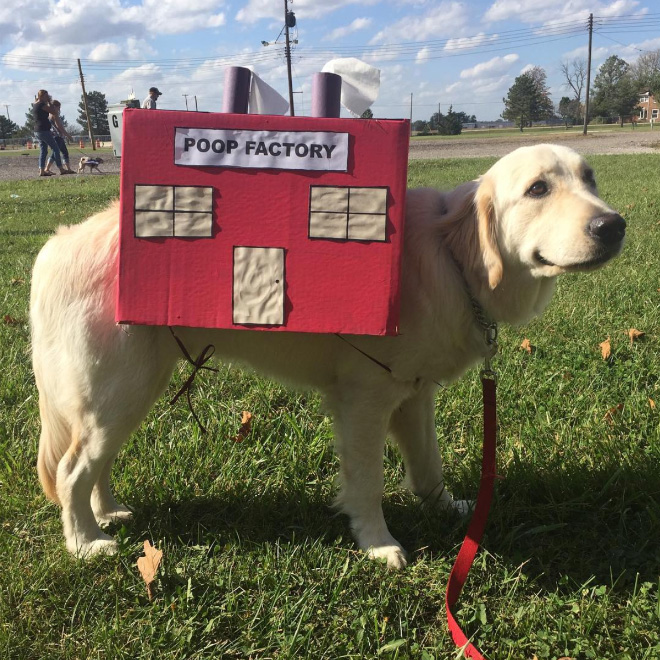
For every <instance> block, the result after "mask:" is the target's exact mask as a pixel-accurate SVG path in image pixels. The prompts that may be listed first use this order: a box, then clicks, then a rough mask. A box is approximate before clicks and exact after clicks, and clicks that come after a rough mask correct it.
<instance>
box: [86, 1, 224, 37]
mask: <svg viewBox="0 0 660 660" xmlns="http://www.w3.org/2000/svg"><path fill="white" fill-rule="evenodd" d="M85 1H90V0H85ZM222 5H224V0H190V1H188V2H185V3H182V2H180V1H179V0H143V2H142V4H141V5H136V6H134V7H129V8H127V9H124V10H123V15H124V16H127V17H129V18H131V19H132V20H134V21H135V22H136V23H139V24H141V25H144V26H145V28H146V29H147V30H148V31H149V32H150V33H152V34H182V33H185V32H195V31H197V30H199V29H200V27H201V26H203V27H205V28H216V27H220V26H221V25H224V24H225V23H226V18H225V15H224V13H222V12H219V11H218V10H219V9H220V7H221V6H222Z"/></svg>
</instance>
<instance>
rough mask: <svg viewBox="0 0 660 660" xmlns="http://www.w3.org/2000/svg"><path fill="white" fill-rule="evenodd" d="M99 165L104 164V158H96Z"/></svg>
mask: <svg viewBox="0 0 660 660" xmlns="http://www.w3.org/2000/svg"><path fill="white" fill-rule="evenodd" d="M94 160H95V161H96V162H97V163H98V164H99V165H103V158H95V159H94Z"/></svg>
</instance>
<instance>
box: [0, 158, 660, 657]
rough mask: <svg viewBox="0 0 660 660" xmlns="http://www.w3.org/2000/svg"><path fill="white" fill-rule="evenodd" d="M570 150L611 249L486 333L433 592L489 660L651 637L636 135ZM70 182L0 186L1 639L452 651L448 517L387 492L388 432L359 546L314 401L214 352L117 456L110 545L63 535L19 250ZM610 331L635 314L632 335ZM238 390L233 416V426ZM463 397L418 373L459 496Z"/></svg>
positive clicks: (645, 275)
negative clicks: (613, 255) (245, 428)
mask: <svg viewBox="0 0 660 660" xmlns="http://www.w3.org/2000/svg"><path fill="white" fill-rule="evenodd" d="M589 161H590V163H591V164H592V165H593V167H594V169H595V171H596V174H597V177H598V180H599V183H600V190H601V194H602V196H603V197H604V198H605V199H606V200H607V201H608V202H609V203H611V204H612V205H613V206H615V207H616V208H618V209H619V210H620V211H621V212H622V214H623V215H624V216H625V217H626V219H627V220H628V226H629V230H628V239H627V245H626V248H625V250H624V252H623V254H622V256H621V257H620V258H619V259H617V260H616V261H615V262H613V263H612V264H610V265H608V266H607V267H606V268H605V269H603V270H601V271H598V272H596V273H592V274H586V275H584V274H583V275H579V276H578V275H575V276H574V275H571V276H564V277H563V278H562V279H560V281H559V285H558V292H557V296H556V298H555V299H554V301H553V302H552V304H551V306H550V307H549V309H548V310H547V312H546V314H545V315H544V316H543V317H542V318H541V319H540V320H537V321H535V322H533V323H531V324H529V325H528V326H526V327H524V328H520V329H511V328H503V329H502V333H501V344H500V345H501V351H500V355H499V357H498V359H497V362H496V368H497V369H498V371H499V374H500V387H499V406H500V407H499V424H500V446H499V449H498V462H499V472H500V474H501V475H502V476H503V477H504V478H503V479H502V480H499V481H498V485H497V491H496V498H495V502H494V505H493V510H492V514H491V518H490V521H489V523H488V527H487V533H486V537H485V539H484V543H483V548H484V549H483V550H482V551H481V552H480V553H479V554H478V556H477V562H476V565H475V567H474V569H473V572H472V574H471V575H470V578H469V580H468V583H467V585H466V588H465V590H464V593H463V596H462V598H461V600H460V603H459V606H458V609H457V618H458V619H459V621H460V623H461V624H462V625H463V627H464V629H466V631H467V632H468V634H469V635H471V636H472V638H473V640H474V641H475V643H476V644H477V645H478V646H479V647H480V648H481V649H482V650H483V651H484V652H485V653H486V655H487V656H488V657H489V658H490V660H503V659H511V660H520V659H521V658H525V659H529V660H532V658H534V657H537V658H538V659H539V660H541V659H546V658H547V659H557V658H561V657H568V658H573V659H575V660H578V659H580V660H581V659H586V658H594V659H599V660H600V659H604V658H607V659H614V658H616V659H617V660H624V659H629V660H643V659H658V658H660V591H659V589H660V421H659V420H660V418H659V416H658V413H659V411H658V407H656V404H657V406H660V381H659V373H660V360H659V358H658V355H659V351H660V340H659V339H660V261H659V259H658V254H659V252H660V238H659V236H658V234H659V231H660V224H659V221H660V213H659V211H660V178H658V176H657V173H658V172H659V171H660V156H658V155H654V154H650V155H635V156H594V157H591V158H589ZM492 162H493V159H490V158H488V159H485V158H484V159H469V160H463V159H461V160H443V161H417V162H412V163H411V165H410V176H409V179H410V183H411V185H413V186H416V185H437V186H439V187H451V186H453V185H455V184H456V183H458V182H460V181H465V180H467V179H470V178H473V177H475V176H476V175H478V174H479V173H480V172H483V171H484V170H485V169H486V168H487V167H488V166H489V165H490V164H491V163H492ZM649 173H655V174H654V176H649ZM71 179H74V180H70V179H65V180H60V179H55V180H49V181H47V182H43V181H18V182H3V183H0V566H2V571H0V657H2V658H8V659H11V660H14V659H16V660H24V659H25V660H32V659H35V660H43V659H50V658H53V659H55V658H65V659H69V660H74V659H87V658H95V659H103V660H105V659H115V658H131V659H135V658H145V659H146V658H168V659H170V658H171V659H174V658H180V659H184V658H185V659H190V658H194V659H198V658H221V657H222V658H233V657H235V658H276V657H277V658H313V659H314V660H317V659H320V658H327V659H336V658H355V659H361V658H376V657H381V658H422V659H425V660H429V659H431V658H436V659H441V660H445V659H448V658H455V657H458V656H457V652H456V650H455V649H454V647H453V645H452V643H451V640H450V638H449V635H448V633H447V632H446V624H445V621H444V588H445V585H446V582H447V577H448V573H449V570H450V567H451V562H452V561H453V558H454V557H455V555H456V552H457V550H458V545H459V544H460V542H461V540H462V537H463V534H464V533H465V528H466V522H465V521H461V520H457V519H455V518H452V517H449V516H447V515H444V514H440V513H434V512H431V511H427V510H425V509H422V508H420V507H419V505H418V504H417V502H416V501H415V500H414V498H413V497H412V496H411V495H410V494H409V493H407V492H404V491H401V490H399V489H398V487H397V484H398V482H399V481H400V480H401V478H402V465H401V461H400V458H399V455H398V454H397V452H396V451H395V450H394V449H389V450H388V452H387V456H386V497H385V503H384V508H385V515H386V518H387V520H388V522H389V524H390V529H391V530H392V533H393V534H394V535H395V536H396V537H397V538H398V539H399V540H400V541H401V542H402V543H403V544H404V546H405V547H406V548H408V549H409V550H410V551H411V564H410V566H409V567H408V568H407V569H406V570H405V571H403V572H400V573H396V572H391V571H387V570H385V568H384V567H383V566H382V565H379V564H377V563H374V562H370V561H368V560H366V559H365V558H364V556H363V555H362V554H361V553H359V552H358V551H356V549H355V546H354V545H353V542H352V540H351V537H350V533H349V531H348V525H347V520H346V519H345V518H344V517H343V516H335V515H333V513H332V511H331V510H330V509H329V504H330V503H331V500H332V494H333V492H334V486H333V475H334V474H335V472H336V470H337V460H336V458H335V457H334V455H333V453H332V434H331V426H330V421H329V420H328V418H327V417H325V416H324V414H323V412H322V411H321V409H320V405H319V399H318V397H317V396H316V395H315V394H313V393H295V392H291V391H289V390H287V389H285V388H283V387H281V386H279V385H276V384H273V383H271V382H269V381H266V380H262V379H260V378H258V377H256V376H254V375H251V374H250V373H248V372H246V371H240V370H238V369H236V368H234V369H229V368H227V367H222V368H221V371H220V372H219V373H218V374H210V375H204V376H203V377H200V378H198V381H197V383H196V385H195V391H194V393H193V403H194V405H195V409H196V411H197V413H198V415H199V416H200V417H201V418H202V421H203V422H204V423H205V425H206V426H207V428H208V433H207V434H206V435H202V434H201V433H200V431H199V429H198V428H197V426H196V424H195V423H194V420H193V419H192V416H191V413H190V411H189V410H188V409H187V407H186V406H185V405H183V403H182V401H180V402H179V403H178V404H177V405H176V406H174V407H171V406H169V405H168V400H169V398H170V397H171V396H172V395H173V394H174V393H175V392H176V391H177V389H178V386H179V385H180V384H181V383H182V382H183V380H184V379H185V377H186V375H187V373H188V370H187V368H186V367H185V365H182V366H181V369H180V370H179V372H178V374H177V375H176V377H175V379H174V382H173V383H172V385H171V387H170V389H169V391H168V394H169V396H165V397H163V398H162V399H161V400H160V401H159V402H158V404H157V405H156V407H155V408H154V410H153V411H152V412H151V414H150V415H149V416H148V418H147V419H146V421H145V422H144V423H143V424H142V426H141V427H140V428H139V430H138V431H137V432H136V433H135V434H134V435H133V437H132V439H131V440H130V442H129V443H128V444H127V445H126V447H125V448H124V450H123V452H122V453H121V454H120V457H119V459H118V461H117V464H116V468H115V474H114V483H115V488H116V491H117V493H118V499H120V500H121V501H124V502H126V503H127V504H128V505H129V506H131V507H132V508H134V510H135V519H134V521H132V522H131V523H130V524H127V525H125V526H115V527H114V528H113V530H112V533H113V534H114V535H116V536H117V537H118V538H119V539H120V541H121V543H120V545H121V550H120V553H119V554H118V555H117V556H115V557H106V558H97V559H94V560H92V561H90V562H87V563H84V562H79V561H76V560H74V559H73V558H72V557H71V556H69V555H68V554H67V553H66V551H65V549H64V544H63V540H62V532H61V525H60V521H59V515H58V510H57V508H56V507H55V506H54V505H52V504H50V503H49V502H47V501H46V500H45V498H44V497H43V495H42V493H41V490H40V488H39V484H38V481H37V476H36V471H35V463H36V456H37V442H38V436H39V420H38V406H37V396H36V389H35V386H34V379H33V376H32V373H31V369H30V359H29V328H28V324H27V306H28V296H29V284H30V270H31V265H32V262H33V260H34V258H35V256H36V254H37V252H38V250H39V249H40V247H41V246H42V245H43V243H44V242H45V241H46V239H47V238H48V236H49V235H50V234H51V233H52V232H53V230H54V228H55V227H56V226H57V225H58V224H60V223H62V222H67V223H76V222H79V221H81V220H82V219H83V218H84V217H85V216H86V215H88V214H89V213H91V212H92V211H94V210H96V209H100V208H102V207H103V206H104V205H105V204H106V203H107V201H108V200H109V199H111V198H113V197H114V196H116V195H117V191H118V177H114V176H104V177H75V178H74V177H71ZM44 183H45V185H44ZM631 328H636V329H638V330H641V331H643V332H645V333H646V334H645V336H644V337H643V338H641V339H638V340H636V341H634V342H631V340H630V338H629V336H628V330H629V329H631ZM608 337H609V338H610V342H611V347H612V355H611V356H610V357H609V358H608V359H606V360H605V359H603V357H602V356H601V351H600V348H599V344H600V343H601V342H603V341H604V340H605V339H607V338H608ZM525 338H527V339H529V341H530V342H531V345H532V346H533V347H534V349H533V351H532V352H531V353H528V352H527V351H525V350H522V349H521V348H520V344H521V342H522V341H523V339H525ZM243 410H249V411H251V412H252V413H253V415H254V423H253V428H252V432H251V434H250V435H249V436H248V437H247V438H245V439H244V440H242V441H241V442H237V441H235V440H234V439H233V438H234V436H235V435H236V433H237V431H238V428H239V426H240V416H241V411H243ZM480 415H481V413H480V386H479V383H478V378H477V374H476V372H472V373H470V374H468V375H467V376H466V377H465V378H464V379H463V380H462V381H461V382H460V383H458V384H456V385H453V386H451V387H450V388H448V389H443V390H441V391H440V393H439V394H438V397H437V430H438V434H439V436H440V438H441V440H440V442H441V447H442V453H443V457H444V460H445V464H446V472H447V482H448V485H449V486H450V488H452V489H453V491H454V492H455V494H456V495H457V496H459V497H467V498H473V497H474V496H475V494H476V488H477V484H478V479H479V466H480V459H481V439H480V433H481V424H480V419H481V416H480ZM145 539H149V540H151V541H152V542H153V543H154V544H155V545H156V546H157V547H159V548H160V549H162V550H163V553H164V557H163V563H162V565H161V569H160V572H159V576H158V580H157V582H156V585H155V590H154V598H153V600H152V601H150V600H149V598H148V597H147V592H146V589H145V585H144V583H143V582H142V580H141V578H140V576H139V574H138V571H137V569H136V566H135V563H136V560H137V557H138V556H139V555H140V554H141V552H142V545H143V541H144V540H145Z"/></svg>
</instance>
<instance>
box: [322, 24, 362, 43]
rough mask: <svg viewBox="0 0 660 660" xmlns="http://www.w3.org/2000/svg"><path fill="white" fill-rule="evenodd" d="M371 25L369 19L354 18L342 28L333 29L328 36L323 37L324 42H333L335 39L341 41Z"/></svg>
mask: <svg viewBox="0 0 660 660" xmlns="http://www.w3.org/2000/svg"><path fill="white" fill-rule="evenodd" d="M370 25H371V19H370V18H356V19H355V20H354V21H353V22H352V23H349V24H348V25H344V26H343V27H338V28H335V29H334V30H333V31H332V32H330V34H328V35H327V36H326V37H324V39H323V40H324V41H335V40H337V39H342V38H343V37H346V36H348V35H349V34H353V33H354V32H358V31H359V30H364V29H365V28H368V27H369V26H370Z"/></svg>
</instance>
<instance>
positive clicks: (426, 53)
mask: <svg viewBox="0 0 660 660" xmlns="http://www.w3.org/2000/svg"><path fill="white" fill-rule="evenodd" d="M430 57H431V49H430V48H428V47H425V48H422V50H420V51H419V52H418V53H417V57H415V62H417V64H423V63H424V62H428V61H429V59H430Z"/></svg>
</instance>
